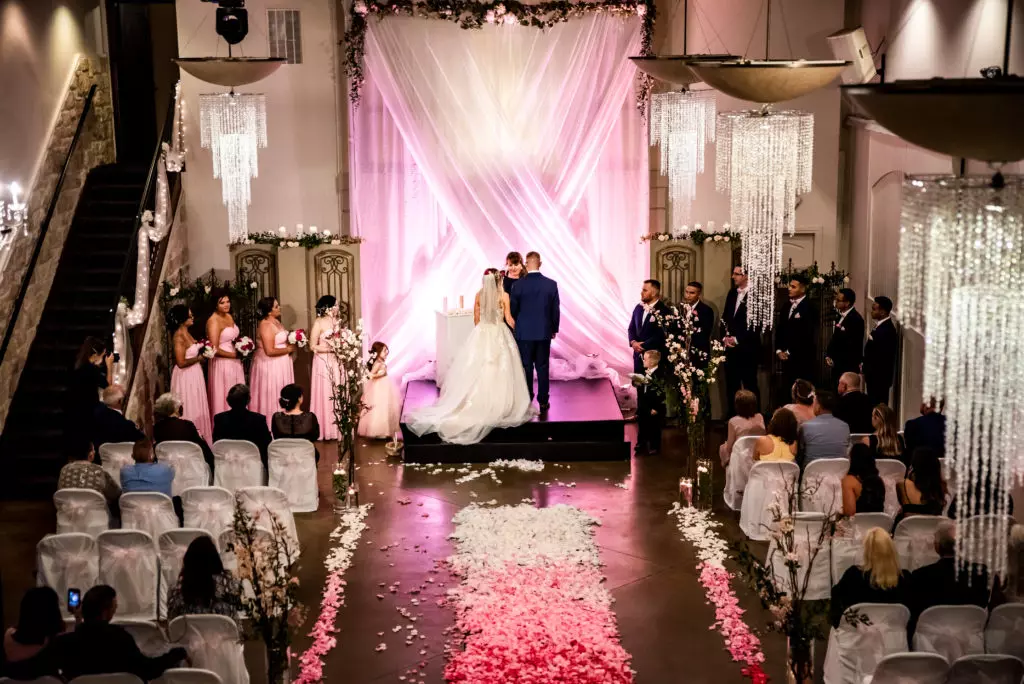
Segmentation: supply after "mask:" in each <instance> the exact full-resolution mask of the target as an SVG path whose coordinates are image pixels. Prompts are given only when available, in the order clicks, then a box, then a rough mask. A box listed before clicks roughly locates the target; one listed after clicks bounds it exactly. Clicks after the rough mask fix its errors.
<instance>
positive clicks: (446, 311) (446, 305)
mask: <svg viewBox="0 0 1024 684" xmlns="http://www.w3.org/2000/svg"><path fill="white" fill-rule="evenodd" d="M442 305H443V306H444V309H442V311H444V312H445V313H448V298H447V297H445V298H444V302H443V304H442Z"/></svg>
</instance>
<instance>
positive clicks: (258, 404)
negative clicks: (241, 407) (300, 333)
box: [249, 330, 295, 428]
mask: <svg viewBox="0 0 1024 684" xmlns="http://www.w3.org/2000/svg"><path fill="white" fill-rule="evenodd" d="M287 346H288V331H287V330H281V331H279V332H278V333H277V334H276V335H274V348H275V349H284V348H285V347H287ZM293 382H295V368H294V367H293V366H292V357H291V355H289V354H282V355H281V356H267V355H266V353H265V352H264V351H263V341H262V340H261V339H260V338H259V336H258V335H257V337H256V353H255V354H253V357H252V369H251V370H250V378H249V392H250V393H251V395H252V400H251V401H250V405H249V410H250V411H255V412H256V413H262V414H263V415H264V416H266V417H267V427H268V428H269V427H270V419H271V418H272V417H273V415H274V414H275V413H277V412H278V411H280V410H281V388H282V387H284V386H285V385H290V384H291V383H293Z"/></svg>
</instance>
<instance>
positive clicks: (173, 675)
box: [0, 667, 225, 684]
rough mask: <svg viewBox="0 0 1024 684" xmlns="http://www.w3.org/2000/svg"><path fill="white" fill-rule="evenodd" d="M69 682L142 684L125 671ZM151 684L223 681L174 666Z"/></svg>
mask: <svg viewBox="0 0 1024 684" xmlns="http://www.w3.org/2000/svg"><path fill="white" fill-rule="evenodd" d="M71 682H73V683H74V684H143V681H142V680H141V679H139V678H138V677H136V676H135V675H133V674H129V673H127V672H114V673H111V674H100V675H83V676H81V677H76V678H74V679H72V680H71ZM0 684H64V682H63V681H61V680H60V679H58V678H57V677H39V678H38V679H33V680H32V681H31V682H19V681H18V680H15V679H10V678H8V677H0ZM69 684H70V683H69ZM153 684H225V682H224V680H223V679H221V678H220V676H219V675H218V674H217V673H216V672H214V671H212V670H203V669H199V668H193V667H188V668H186V667H176V668H171V669H169V670H164V673H163V674H162V675H161V676H160V677H159V678H157V679H154V680H153Z"/></svg>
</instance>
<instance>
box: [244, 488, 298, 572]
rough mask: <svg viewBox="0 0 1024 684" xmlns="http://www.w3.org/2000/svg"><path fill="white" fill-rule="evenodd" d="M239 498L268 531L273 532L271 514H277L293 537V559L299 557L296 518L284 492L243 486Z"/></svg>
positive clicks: (257, 522) (257, 524) (259, 525)
mask: <svg viewBox="0 0 1024 684" xmlns="http://www.w3.org/2000/svg"><path fill="white" fill-rule="evenodd" d="M238 500H239V501H241V502H242V506H243V507H244V508H245V510H246V511H247V512H248V513H249V515H251V516H252V517H253V519H255V521H256V526H257V527H262V528H263V529H265V530H267V531H268V532H273V525H272V523H271V516H272V515H273V516H277V519H278V521H279V522H280V524H281V525H282V526H283V527H284V530H285V532H286V533H287V535H288V537H289V538H290V539H291V546H292V547H293V550H292V555H293V557H294V558H293V560H294V559H296V558H298V554H299V535H298V532H297V531H296V530H295V518H294V517H293V516H292V509H291V507H290V505H289V502H288V497H287V496H286V495H285V493H284V492H282V491H281V490H280V489H277V488H275V487H243V488H242V489H239V490H238Z"/></svg>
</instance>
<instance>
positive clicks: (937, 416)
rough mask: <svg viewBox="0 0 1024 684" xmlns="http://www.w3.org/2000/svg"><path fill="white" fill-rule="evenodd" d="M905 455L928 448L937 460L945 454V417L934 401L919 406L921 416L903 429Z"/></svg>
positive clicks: (908, 422) (913, 419)
mask: <svg viewBox="0 0 1024 684" xmlns="http://www.w3.org/2000/svg"><path fill="white" fill-rule="evenodd" d="M903 438H904V439H905V440H906V443H907V448H906V453H907V454H912V453H914V451H915V450H916V449H917V448H918V447H928V448H929V449H931V450H932V451H933V452H935V456H936V457H937V458H942V457H943V456H944V455H945V454H946V416H944V415H942V407H941V406H939V407H936V405H935V400H934V399H932V400H931V401H930V402H928V403H925V404H921V415H920V416H919V417H918V418H912V419H911V420H908V421H907V424H906V425H905V426H904V427H903Z"/></svg>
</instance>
